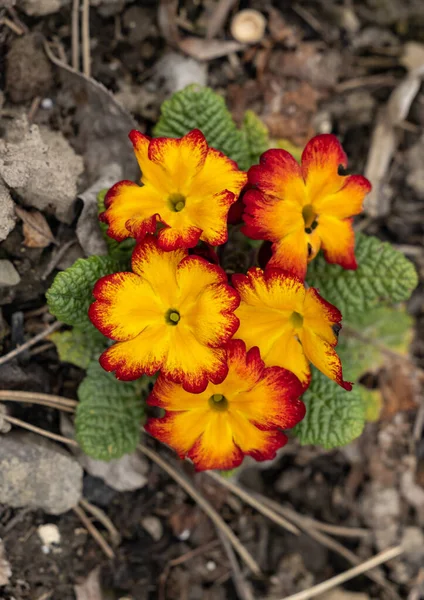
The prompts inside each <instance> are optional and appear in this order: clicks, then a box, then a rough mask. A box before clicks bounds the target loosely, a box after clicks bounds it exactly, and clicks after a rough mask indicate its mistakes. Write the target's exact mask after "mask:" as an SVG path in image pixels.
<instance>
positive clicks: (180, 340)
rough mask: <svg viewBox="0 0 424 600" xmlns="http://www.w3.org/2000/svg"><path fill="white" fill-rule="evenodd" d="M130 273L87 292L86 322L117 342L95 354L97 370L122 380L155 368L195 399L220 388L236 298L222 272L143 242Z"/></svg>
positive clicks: (150, 372)
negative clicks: (89, 297) (211, 388)
mask: <svg viewBox="0 0 424 600" xmlns="http://www.w3.org/2000/svg"><path fill="white" fill-rule="evenodd" d="M132 270H133V273H114V274H112V275H106V276H105V277H102V278H101V279H100V280H99V281H98V282H97V283H96V285H95V286H94V290H93V295H94V297H95V299H96V301H95V302H94V303H93V304H92V305H91V306H90V309H89V317H90V319H91V321H92V323H93V324H94V325H95V326H96V327H97V329H99V331H101V332H102V333H103V334H104V335H105V336H107V337H109V338H111V339H113V340H116V341H117V342H118V343H117V344H114V345H113V346H110V347H109V348H107V350H105V351H104V352H103V354H102V355H101V357H100V364H101V365H102V367H103V368H104V369H105V370H106V371H116V377H117V378H118V379H124V380H132V379H137V378H138V377H140V376H141V375H143V374H144V373H146V374H147V375H153V374H154V373H156V371H158V370H159V369H161V370H162V371H163V373H164V374H165V375H166V376H167V377H169V378H170V379H171V380H172V381H175V382H178V383H182V385H183V386H184V388H185V389H186V390H189V391H190V392H195V393H197V392H201V391H202V390H204V389H205V388H206V386H207V384H208V381H212V382H214V383H219V382H221V381H222V380H223V379H224V378H225V376H226V374H227V371H228V367H227V361H226V351H225V348H223V346H224V345H225V343H226V342H227V341H228V340H229V339H230V338H231V337H232V336H233V334H234V333H235V331H236V330H237V327H238V325H239V321H238V319H237V317H236V316H235V315H234V310H235V309H236V308H237V306H238V304H239V297H238V294H237V292H236V291H235V290H234V289H233V288H232V287H230V286H229V285H228V283H227V276H226V274H225V272H224V271H223V270H222V269H221V268H220V267H218V266H216V265H212V264H210V263H208V262H207V261H206V260H204V259H203V258H200V257H199V256H187V250H175V251H173V252H165V251H164V250H162V249H160V248H159V247H158V243H157V240H156V238H153V237H151V236H148V237H147V238H146V239H145V240H144V242H142V243H141V244H139V245H138V246H136V248H135V250H134V253H133V256H132Z"/></svg>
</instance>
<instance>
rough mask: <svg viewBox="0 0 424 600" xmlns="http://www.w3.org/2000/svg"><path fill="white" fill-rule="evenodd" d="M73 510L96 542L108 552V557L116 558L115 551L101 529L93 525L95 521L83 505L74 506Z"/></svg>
mask: <svg viewBox="0 0 424 600" xmlns="http://www.w3.org/2000/svg"><path fill="white" fill-rule="evenodd" d="M72 510H73V511H74V512H75V514H76V515H77V516H78V517H79V519H80V520H81V523H82V524H83V525H84V527H86V529H87V531H88V532H89V533H90V534H91V535H92V536H93V538H94V539H95V540H96V542H97V543H98V545H99V546H100V548H101V549H102V550H103V552H104V553H105V554H106V556H107V557H108V558H115V553H114V551H113V550H112V548H111V547H110V546H109V544H108V543H107V541H106V540H105V539H104V537H103V536H102V534H101V533H100V531H99V530H98V529H97V527H95V526H94V525H93V523H92V522H91V521H90V519H89V518H88V517H87V515H86V514H85V512H84V510H83V509H82V508H81V506H74V508H73V509H72Z"/></svg>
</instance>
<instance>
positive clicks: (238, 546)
mask: <svg viewBox="0 0 424 600" xmlns="http://www.w3.org/2000/svg"><path fill="white" fill-rule="evenodd" d="M138 448H139V450H140V451H141V452H142V453H143V454H144V455H145V456H147V457H148V458H150V460H152V461H153V462H155V463H156V464H157V465H158V466H159V467H161V469H163V470H164V471H166V473H168V475H170V476H171V477H172V478H173V479H174V480H175V481H176V482H177V483H178V484H179V485H180V486H181V487H182V488H183V490H184V491H185V492H186V493H187V494H188V495H189V496H191V497H192V498H193V500H195V501H196V502H197V504H198V505H199V506H200V508H201V509H202V510H203V511H204V512H205V513H206V514H207V515H208V517H209V518H210V519H211V521H212V522H213V523H214V525H215V526H216V527H218V528H219V529H220V530H221V531H222V532H223V534H224V535H225V536H226V537H227V538H228V540H229V541H230V543H231V544H232V546H233V547H234V549H235V551H236V552H237V553H238V555H239V556H240V558H242V559H243V560H244V562H245V563H246V565H247V566H248V567H249V569H250V570H251V571H252V572H253V573H255V574H256V575H259V574H260V573H261V569H260V567H259V565H258V564H257V562H256V561H255V559H254V558H253V557H252V555H251V554H250V553H249V552H248V551H247V550H246V548H245V547H244V546H243V544H242V543H241V542H240V540H239V539H238V538H237V536H236V535H234V532H233V531H232V529H231V528H230V527H229V526H228V525H227V523H226V522H225V521H224V520H223V519H222V518H221V517H220V516H219V514H218V513H217V512H216V510H215V509H214V508H213V506H212V505H211V504H210V503H209V502H208V501H207V500H206V499H205V498H204V497H203V496H202V495H201V494H199V492H198V491H197V490H196V489H195V488H194V487H193V486H192V484H191V483H190V482H189V481H188V480H187V479H186V478H185V477H184V475H182V474H181V473H180V472H179V471H177V470H176V469H175V468H174V467H172V466H171V465H170V464H169V463H168V462H166V461H165V460H163V459H162V458H161V457H160V456H159V454H158V453H157V452H155V451H154V450H152V449H151V448H148V447H147V446H145V445H144V444H139V446H138Z"/></svg>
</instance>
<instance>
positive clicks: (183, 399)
mask: <svg viewBox="0 0 424 600" xmlns="http://www.w3.org/2000/svg"><path fill="white" fill-rule="evenodd" d="M212 387H213V384H209V385H208V387H207V388H206V390H205V391H204V392H201V393H200V394H193V393H192V392H187V391H186V390H185V389H184V388H183V387H182V385H181V384H179V383H175V382H174V381H171V380H170V379H167V378H166V377H165V376H164V374H163V373H161V374H160V375H159V377H158V378H157V380H156V381H155V385H154V386H153V390H152V392H151V394H150V396H149V398H148V399H147V404H148V405H149V406H160V407H161V408H164V409H166V410H167V411H177V412H179V411H188V410H197V409H199V408H202V407H203V408H208V400H209V398H210V397H211V396H212V395H213V394H214V393H215V391H214V390H212Z"/></svg>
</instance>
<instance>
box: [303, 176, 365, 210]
mask: <svg viewBox="0 0 424 600" xmlns="http://www.w3.org/2000/svg"><path fill="white" fill-rule="evenodd" d="M370 191H371V184H370V182H369V181H368V179H365V177H362V175H349V176H347V177H344V183H343V187H342V188H341V189H340V190H338V191H337V192H335V193H333V194H328V195H323V196H322V197H321V198H318V199H317V200H316V201H315V202H314V208H315V210H316V212H317V213H318V214H320V215H330V216H333V217H337V218H338V219H347V218H349V217H353V216H354V215H359V213H360V212H362V204H363V202H364V198H365V196H366V195H367V194H368V192H370Z"/></svg>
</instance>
